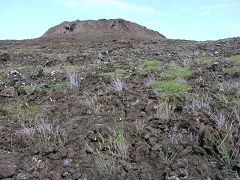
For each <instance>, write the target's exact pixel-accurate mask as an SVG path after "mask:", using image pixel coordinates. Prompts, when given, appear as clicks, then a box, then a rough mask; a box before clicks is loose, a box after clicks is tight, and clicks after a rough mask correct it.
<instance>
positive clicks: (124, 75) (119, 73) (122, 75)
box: [99, 69, 129, 78]
mask: <svg viewBox="0 0 240 180" xmlns="http://www.w3.org/2000/svg"><path fill="white" fill-rule="evenodd" d="M99 76H100V77H102V78H112V77H119V78H128V77H129V74H128V72H127V71H126V70H124V69H116V70H115V71H112V72H104V73H100V74H99Z"/></svg>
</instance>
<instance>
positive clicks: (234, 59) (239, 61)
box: [227, 55, 240, 65]
mask: <svg viewBox="0 0 240 180" xmlns="http://www.w3.org/2000/svg"><path fill="white" fill-rule="evenodd" d="M227 59H228V60H229V61H230V62H231V63H233V64H234V65H240V55H235V56H231V57H229V58H227Z"/></svg>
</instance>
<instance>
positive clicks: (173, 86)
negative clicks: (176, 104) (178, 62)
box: [152, 80, 191, 98]
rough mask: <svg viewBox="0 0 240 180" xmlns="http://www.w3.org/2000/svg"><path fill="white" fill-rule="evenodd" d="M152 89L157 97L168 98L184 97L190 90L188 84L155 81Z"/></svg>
mask: <svg viewBox="0 0 240 180" xmlns="http://www.w3.org/2000/svg"><path fill="white" fill-rule="evenodd" d="M152 87H153V89H154V90H155V92H156V94H157V95H158V96H160V97H169V98H174V97H181V96H184V95H186V94H187V93H188V91H189V90H190V88H191V87H190V86H189V85H188V84H182V83H178V82H176V81H175V80H166V81H155V82H154V83H153V84H152Z"/></svg>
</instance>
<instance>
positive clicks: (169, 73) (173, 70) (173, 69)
mask: <svg viewBox="0 0 240 180" xmlns="http://www.w3.org/2000/svg"><path fill="white" fill-rule="evenodd" d="M191 75H192V71H191V70H190V69H189V68H186V67H177V66H176V65H174V64H173V65H171V66H170V67H169V68H168V69H167V70H166V71H163V72H162V74H161V77H162V78H164V79H175V78H187V77H189V76H191Z"/></svg>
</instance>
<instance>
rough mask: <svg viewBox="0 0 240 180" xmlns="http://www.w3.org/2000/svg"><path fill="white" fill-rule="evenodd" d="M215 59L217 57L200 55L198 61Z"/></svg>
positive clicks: (206, 61) (212, 60)
mask: <svg viewBox="0 0 240 180" xmlns="http://www.w3.org/2000/svg"><path fill="white" fill-rule="evenodd" d="M216 60H217V57H214V56H202V57H200V61H202V62H205V63H208V62H209V63H210V62H214V61H216Z"/></svg>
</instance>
